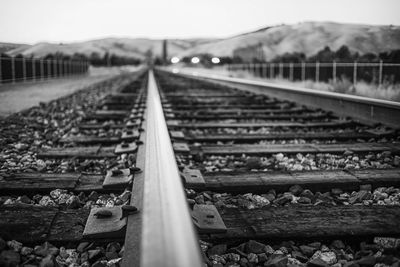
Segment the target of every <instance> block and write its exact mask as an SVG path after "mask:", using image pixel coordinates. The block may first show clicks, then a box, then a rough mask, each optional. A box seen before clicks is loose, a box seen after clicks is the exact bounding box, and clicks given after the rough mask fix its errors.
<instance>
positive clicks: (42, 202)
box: [39, 196, 57, 207]
mask: <svg viewBox="0 0 400 267" xmlns="http://www.w3.org/2000/svg"><path fill="white" fill-rule="evenodd" d="M39 205H40V206H44V207H55V206H57V205H56V203H55V202H54V201H53V200H52V199H51V198H50V197H49V196H43V197H42V199H41V200H40V201H39Z"/></svg>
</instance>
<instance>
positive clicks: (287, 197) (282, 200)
mask: <svg viewBox="0 0 400 267" xmlns="http://www.w3.org/2000/svg"><path fill="white" fill-rule="evenodd" d="M292 200H293V198H292V197H291V196H290V195H288V194H284V195H283V196H281V197H279V198H277V199H275V200H274V203H276V204H278V205H281V206H283V205H285V204H286V203H289V202H291V201H292Z"/></svg>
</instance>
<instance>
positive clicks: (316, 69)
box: [315, 61, 319, 83]
mask: <svg viewBox="0 0 400 267" xmlns="http://www.w3.org/2000/svg"><path fill="white" fill-rule="evenodd" d="M315 81H316V82H317V83H318V82H319V62H318V61H317V62H316V63H315Z"/></svg>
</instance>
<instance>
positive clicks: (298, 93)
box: [158, 68, 400, 128]
mask: <svg viewBox="0 0 400 267" xmlns="http://www.w3.org/2000/svg"><path fill="white" fill-rule="evenodd" d="M158 70H161V71H166V72H170V73H174V74H175V75H179V76H183V77H188V78H194V79H197V80H203V81H209V82H213V83H216V84H220V85H224V86H228V87H232V88H237V89H240V90H244V91H249V92H253V93H257V94H264V95H267V96H270V97H271V96H272V97H276V98H280V99H285V100H290V101H294V102H297V103H301V104H303V105H307V106H311V107H315V108H321V109H324V110H327V111H333V112H335V113H336V114H338V115H340V116H345V117H347V116H351V117H352V118H353V119H356V120H358V121H360V122H363V123H366V124H371V123H372V124H373V123H382V124H385V125H387V126H390V127H393V128H400V103H399V102H394V101H388V100H380V99H374V98H369V97H362V96H355V95H346V94H340V93H334V92H325V91H319V90H315V89H308V88H300V87H295V86H289V85H281V84H275V83H268V82H263V81H254V80H249V79H242V78H231V77H227V76H222V75H217V74H210V73H201V72H197V71H188V70H179V72H177V71H176V70H170V69H166V68H159V69H158Z"/></svg>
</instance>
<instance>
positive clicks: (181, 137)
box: [169, 131, 185, 139]
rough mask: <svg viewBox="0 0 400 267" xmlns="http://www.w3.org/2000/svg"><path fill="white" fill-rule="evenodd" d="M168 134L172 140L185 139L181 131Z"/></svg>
mask: <svg viewBox="0 0 400 267" xmlns="http://www.w3.org/2000/svg"><path fill="white" fill-rule="evenodd" d="M169 134H170V135H171V137H172V138H174V139H185V134H184V133H183V132H181V131H170V132H169Z"/></svg>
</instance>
